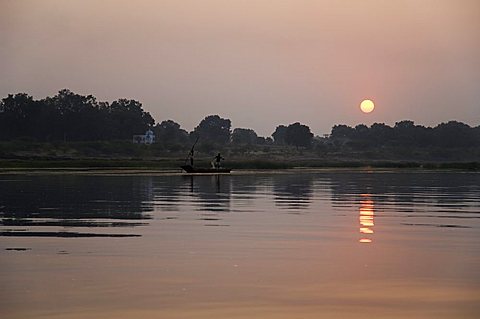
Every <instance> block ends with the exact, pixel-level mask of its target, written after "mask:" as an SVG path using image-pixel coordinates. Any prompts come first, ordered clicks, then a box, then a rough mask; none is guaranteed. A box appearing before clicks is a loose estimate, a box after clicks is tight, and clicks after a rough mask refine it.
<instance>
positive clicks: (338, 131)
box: [330, 124, 355, 139]
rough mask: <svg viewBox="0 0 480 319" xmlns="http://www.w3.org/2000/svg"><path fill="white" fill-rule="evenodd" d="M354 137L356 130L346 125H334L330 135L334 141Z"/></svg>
mask: <svg viewBox="0 0 480 319" xmlns="http://www.w3.org/2000/svg"><path fill="white" fill-rule="evenodd" d="M354 136H355V129H353V128H351V127H350V126H347V125H344V124H340V125H334V126H333V127H332V132H331V134H330V137H331V138H333V139H339V138H340V139H342V138H353V137H354Z"/></svg>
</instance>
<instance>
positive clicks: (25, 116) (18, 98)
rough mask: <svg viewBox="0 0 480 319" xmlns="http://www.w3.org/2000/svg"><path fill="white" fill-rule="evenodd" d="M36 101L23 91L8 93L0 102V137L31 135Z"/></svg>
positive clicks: (4, 138) (38, 107)
mask: <svg viewBox="0 0 480 319" xmlns="http://www.w3.org/2000/svg"><path fill="white" fill-rule="evenodd" d="M38 110H40V105H39V103H38V102H36V101H34V100H33V98H32V97H31V96H29V95H27V94H25V93H18V94H15V95H13V94H9V95H8V96H7V97H6V98H3V99H2V101H1V102H0V139H2V140H8V139H15V138H19V137H27V136H29V137H30V136H31V134H32V129H33V128H34V124H35V116H36V115H37V111H38Z"/></svg>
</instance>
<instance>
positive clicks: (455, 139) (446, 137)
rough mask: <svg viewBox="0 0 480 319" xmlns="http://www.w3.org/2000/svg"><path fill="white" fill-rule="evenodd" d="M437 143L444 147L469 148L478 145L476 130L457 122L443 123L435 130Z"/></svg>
mask: <svg viewBox="0 0 480 319" xmlns="http://www.w3.org/2000/svg"><path fill="white" fill-rule="evenodd" d="M433 134H434V137H435V142H436V144H437V145H438V146H442V147H468V146H473V145H475V144H476V139H475V136H474V130H472V129H471V127H470V126H469V125H467V124H464V123H460V122H457V121H449V122H448V123H441V124H439V125H437V126H436V127H435V128H433Z"/></svg>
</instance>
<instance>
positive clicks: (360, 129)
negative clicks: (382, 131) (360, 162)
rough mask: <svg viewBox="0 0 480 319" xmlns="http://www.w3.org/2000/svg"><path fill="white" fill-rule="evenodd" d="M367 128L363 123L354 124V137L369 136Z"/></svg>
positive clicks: (366, 137)
mask: <svg viewBox="0 0 480 319" xmlns="http://www.w3.org/2000/svg"><path fill="white" fill-rule="evenodd" d="M369 132H370V131H369V128H368V126H366V125H365V124H359V125H357V126H355V135H354V136H355V138H356V139H359V140H365V139H368V137H369Z"/></svg>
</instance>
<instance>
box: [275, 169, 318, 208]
mask: <svg viewBox="0 0 480 319" xmlns="http://www.w3.org/2000/svg"><path fill="white" fill-rule="evenodd" d="M314 178H315V177H314V176H313V175H311V174H286V175H277V176H274V177H273V193H274V195H275V198H274V200H275V205H276V206H277V207H278V208H281V209H290V210H297V211H299V210H304V209H306V208H308V207H309V205H310V203H311V197H312V195H313V180H314Z"/></svg>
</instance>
